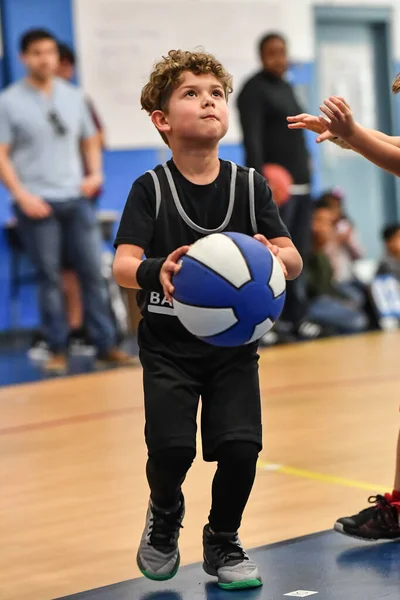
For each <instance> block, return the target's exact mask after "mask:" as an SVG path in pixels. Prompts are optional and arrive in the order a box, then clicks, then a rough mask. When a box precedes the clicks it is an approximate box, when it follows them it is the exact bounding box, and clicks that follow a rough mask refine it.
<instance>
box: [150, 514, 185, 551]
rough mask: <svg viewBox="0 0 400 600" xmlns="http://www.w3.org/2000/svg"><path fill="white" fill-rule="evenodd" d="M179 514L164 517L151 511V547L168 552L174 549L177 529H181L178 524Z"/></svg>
mask: <svg viewBox="0 0 400 600" xmlns="http://www.w3.org/2000/svg"><path fill="white" fill-rule="evenodd" d="M179 517H180V513H174V514H170V515H166V514H163V513H159V512H157V511H156V510H154V509H153V518H152V521H151V523H150V526H149V532H150V542H151V545H152V546H154V547H155V548H157V549H162V550H169V549H173V548H174V547H175V542H174V537H175V535H176V531H177V529H183V525H182V524H181V523H180V522H179Z"/></svg>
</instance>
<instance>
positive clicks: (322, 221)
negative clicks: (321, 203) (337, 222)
mask: <svg viewBox="0 0 400 600" xmlns="http://www.w3.org/2000/svg"><path fill="white" fill-rule="evenodd" d="M333 224H334V216H333V214H332V211H331V210H330V209H329V208H320V209H318V210H316V211H315V212H314V215H313V219H312V233H313V236H314V240H315V241H316V242H318V243H319V244H325V243H326V242H328V241H329V240H330V239H331V238H332V235H333V231H334V226H333Z"/></svg>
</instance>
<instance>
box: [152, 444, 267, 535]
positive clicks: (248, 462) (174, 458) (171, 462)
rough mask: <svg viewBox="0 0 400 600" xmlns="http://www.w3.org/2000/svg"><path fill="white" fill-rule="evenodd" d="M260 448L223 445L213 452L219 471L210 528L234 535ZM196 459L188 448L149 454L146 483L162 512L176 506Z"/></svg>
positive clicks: (213, 488) (216, 477) (247, 495)
mask: <svg viewBox="0 0 400 600" xmlns="http://www.w3.org/2000/svg"><path fill="white" fill-rule="evenodd" d="M259 450H260V447H259V445H258V444H255V443H254V442H245V441H230V442H224V443H223V444H221V446H220V447H219V448H218V449H217V451H216V457H217V461H218V468H217V471H216V473H215V476H214V480H213V483H212V505H211V511H210V515H209V523H210V527H211V529H212V530H213V531H217V532H234V531H237V530H238V529H239V527H240V523H241V520H242V514H243V511H244V508H245V506H246V504H247V500H248V498H249V496H250V492H251V489H252V487H253V483H254V478H255V474H256V464H257V458H258V453H259ZM194 457H195V451H194V450H193V449H191V448H184V447H182V448H167V449H166V450H163V451H158V452H154V453H152V454H150V456H149V459H148V461H147V468H146V472H147V479H148V482H149V486H150V491H151V499H152V501H153V502H154V504H155V505H156V506H157V507H159V508H162V509H170V508H173V507H175V506H177V505H178V503H179V499H180V495H181V486H182V483H183V482H184V480H185V477H186V473H187V472H188V470H189V469H190V467H191V465H192V462H193V460H194Z"/></svg>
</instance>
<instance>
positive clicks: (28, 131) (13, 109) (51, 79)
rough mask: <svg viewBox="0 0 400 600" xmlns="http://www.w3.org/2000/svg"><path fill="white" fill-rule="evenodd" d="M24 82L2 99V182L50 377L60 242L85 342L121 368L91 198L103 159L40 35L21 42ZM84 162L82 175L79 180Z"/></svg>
mask: <svg viewBox="0 0 400 600" xmlns="http://www.w3.org/2000/svg"><path fill="white" fill-rule="evenodd" d="M20 51H21V59H22V61H23V63H24V65H25V67H26V71H27V75H26V77H25V78H24V79H23V80H21V81H18V82H17V83H14V84H13V85H11V86H9V87H8V88H7V89H6V90H5V91H4V92H3V93H1V94H0V176H1V178H2V181H3V183H4V184H5V186H6V187H7V188H8V190H9V191H10V194H11V197H12V199H13V202H14V208H15V213H16V216H17V226H18V231H19V234H20V236H21V239H22V241H23V243H24V245H25V247H26V249H27V252H28V254H29V256H30V258H31V260H32V262H33V263H34V264H35V266H36V267H37V269H38V272H39V276H40V283H39V299H40V309H41V315H42V324H43V330H44V334H45V336H46V338H47V340H48V342H49V344H50V347H51V350H52V352H53V356H52V358H51V359H50V361H49V363H48V365H47V366H48V368H49V369H51V370H60V371H61V370H64V368H65V365H66V362H65V351H66V344H67V337H68V327H67V324H66V319H65V309H64V304H63V297H62V292H61V285H60V259H61V247H62V242H63V241H64V242H65V244H66V249H67V252H68V254H69V259H70V261H71V264H73V266H74V269H75V270H76V272H77V273H78V276H79V279H80V284H81V289H82V293H83V298H84V307H85V316H86V320H87V326H88V330H89V334H90V337H91V339H92V341H93V343H94V344H95V345H96V346H97V348H98V351H99V357H101V358H102V359H103V360H105V361H107V362H112V363H117V364H126V363H127V362H130V357H129V356H128V355H126V354H125V353H124V352H121V351H120V350H118V349H117V348H116V347H115V327H114V324H113V322H112V318H111V313H110V308H109V304H108V297H107V291H106V288H105V285H104V281H103V278H102V275H101V268H100V254H101V247H100V243H101V241H100V236H99V231H98V228H97V225H96V217H95V212H94V209H93V206H92V203H91V202H90V200H89V198H90V196H91V195H92V194H93V192H94V191H95V190H97V189H98V188H99V186H100V185H101V184H102V179H103V178H102V170H101V167H102V166H101V151H100V148H99V145H98V143H97V141H96V135H95V134H96V130H95V127H94V124H93V121H92V119H91V116H90V114H89V111H88V108H87V104H86V102H85V99H84V96H83V93H82V91H81V90H79V89H77V88H76V87H74V86H72V85H70V84H69V83H67V82H65V81H63V80H61V79H59V78H57V77H55V73H56V71H57V67H58V60H59V55H58V48H57V43H56V40H55V38H54V36H53V35H52V34H51V33H50V32H48V31H45V30H38V29H35V30H30V31H28V32H27V33H25V34H24V35H23V36H22V38H21V42H20ZM82 158H83V159H84V160H85V164H86V169H87V174H86V175H84V172H83V161H82Z"/></svg>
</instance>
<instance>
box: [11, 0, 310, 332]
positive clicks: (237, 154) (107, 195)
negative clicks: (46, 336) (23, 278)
mask: <svg viewBox="0 0 400 600" xmlns="http://www.w3.org/2000/svg"><path fill="white" fill-rule="evenodd" d="M2 18H3V35H4V54H5V56H6V60H7V65H6V67H7V69H6V75H7V74H8V75H9V79H10V81H14V80H15V79H18V78H20V77H22V76H23V74H24V73H23V69H22V66H21V64H20V62H19V58H18V41H19V37H20V35H21V34H22V33H23V32H24V31H25V30H26V29H29V28H31V27H44V28H47V29H50V30H51V31H52V32H53V33H54V34H55V35H56V36H58V37H59V38H60V39H61V40H63V41H65V42H67V43H69V44H71V45H72V46H73V45H74V34H73V23H72V0H2ZM0 66H1V65H0ZM291 80H292V82H293V83H295V84H296V85H299V91H301V95H302V96H303V98H306V99H307V100H308V102H307V104H309V100H310V97H311V94H310V89H311V81H312V66H311V65H302V64H299V65H293V67H292V69H291ZM4 83H8V82H7V81H5V82H4ZM2 85H3V82H2V81H1V79H0V86H2ZM94 100H95V99H94ZM313 140H314V137H313V136H312V135H311V136H310V138H309V141H310V149H312V152H313V155H315V156H316V148H315V144H314V143H313ZM220 154H221V157H222V158H226V159H230V160H233V161H235V162H238V163H242V162H243V155H242V149H241V147H240V146H232V145H226V146H222V147H221V152H220ZM158 162H159V159H158V155H157V152H156V151H155V150H132V151H120V152H115V151H114V152H111V151H106V152H105V155H104V171H105V178H106V184H105V190H104V194H103V196H102V199H101V204H100V207H101V208H107V209H115V210H118V211H121V210H122V208H123V206H124V204H125V200H126V197H127V194H128V192H129V189H130V186H131V184H132V182H133V181H134V180H135V179H136V177H138V176H139V175H141V174H142V173H143V172H144V171H146V170H147V169H149V168H152V167H153V166H154V165H155V164H157V163H158ZM315 183H316V185H317V182H315ZM10 216H11V210H10V205H9V201H8V197H7V193H6V191H5V190H4V188H3V187H2V186H1V185H0V225H2V224H3V223H4V222H5V221H6V220H8V219H9V218H10ZM9 258H10V257H9V252H8V248H7V245H6V241H5V238H4V235H2V234H0V265H1V267H0V331H1V330H6V329H9V328H10V326H11V320H10V303H9V295H10V279H9V274H10V272H9ZM25 268H26V269H30V267H29V265H28V264H27V265H26V266H25ZM38 321H39V319H38V311H37V302H36V289H35V287H34V286H26V287H23V288H22V290H21V293H20V297H19V322H18V326H19V327H21V328H32V327H36V326H37V324H38Z"/></svg>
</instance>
